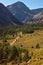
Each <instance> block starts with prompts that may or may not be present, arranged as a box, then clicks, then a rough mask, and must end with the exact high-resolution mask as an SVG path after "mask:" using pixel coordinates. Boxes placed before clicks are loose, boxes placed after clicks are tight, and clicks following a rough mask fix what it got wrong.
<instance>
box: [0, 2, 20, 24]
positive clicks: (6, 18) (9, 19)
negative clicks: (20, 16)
mask: <svg viewBox="0 0 43 65" xmlns="http://www.w3.org/2000/svg"><path fill="white" fill-rule="evenodd" d="M14 23H16V24H20V22H19V21H18V20H17V19H16V18H15V17H14V16H13V15H12V14H11V13H10V12H9V10H8V9H7V8H6V7H5V6H4V5H3V4H2V3H0V25H9V24H14Z"/></svg>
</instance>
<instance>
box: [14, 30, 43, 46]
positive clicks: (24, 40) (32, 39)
mask: <svg viewBox="0 0 43 65" xmlns="http://www.w3.org/2000/svg"><path fill="white" fill-rule="evenodd" d="M36 44H40V46H41V47H43V30H37V31H35V32H34V33H33V34H23V36H22V37H21V38H19V39H18V40H17V41H16V42H15V45H17V46H21V45H23V46H25V47H32V46H34V47H35V46H36Z"/></svg>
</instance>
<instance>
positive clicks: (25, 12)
mask: <svg viewBox="0 0 43 65" xmlns="http://www.w3.org/2000/svg"><path fill="white" fill-rule="evenodd" d="M7 8H8V9H9V11H10V12H11V13H12V14H13V15H14V16H15V17H16V18H17V19H18V20H19V21H20V22H25V21H27V19H28V20H29V21H30V20H32V16H33V15H32V12H31V10H30V9H29V8H28V7H27V6H26V5H25V4H24V3H22V2H16V3H14V4H12V5H9V6H7Z"/></svg>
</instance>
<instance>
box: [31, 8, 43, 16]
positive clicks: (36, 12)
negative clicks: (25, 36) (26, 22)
mask: <svg viewBox="0 0 43 65" xmlns="http://www.w3.org/2000/svg"><path fill="white" fill-rule="evenodd" d="M31 11H32V13H33V14H34V15H35V14H38V13H40V12H42V11H43V8H38V9H33V10H31Z"/></svg>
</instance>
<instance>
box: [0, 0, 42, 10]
mask: <svg viewBox="0 0 43 65" xmlns="http://www.w3.org/2000/svg"><path fill="white" fill-rule="evenodd" d="M17 1H21V2H23V3H24V4H25V5H27V7H29V8H30V9H37V8H43V0H0V3H3V4H4V5H5V6H7V5H10V4H13V3H15V2H17Z"/></svg>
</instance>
